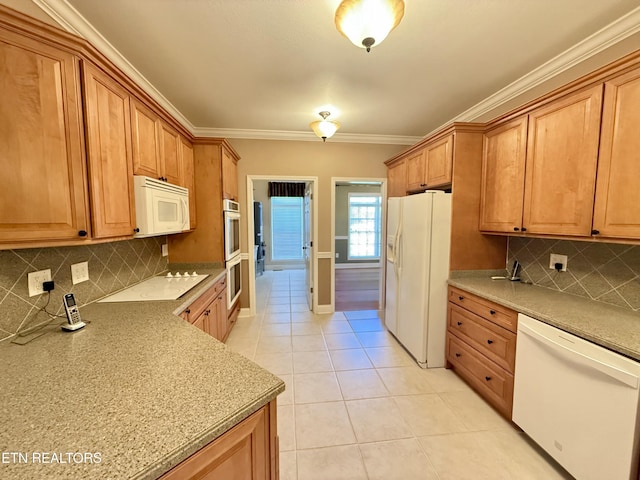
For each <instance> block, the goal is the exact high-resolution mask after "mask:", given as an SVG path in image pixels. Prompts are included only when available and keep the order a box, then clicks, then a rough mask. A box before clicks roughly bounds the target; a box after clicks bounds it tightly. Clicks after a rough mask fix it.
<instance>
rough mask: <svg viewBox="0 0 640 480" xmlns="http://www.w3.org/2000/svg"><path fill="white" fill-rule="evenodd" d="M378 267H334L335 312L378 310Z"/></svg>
mask: <svg viewBox="0 0 640 480" xmlns="http://www.w3.org/2000/svg"><path fill="white" fill-rule="evenodd" d="M379 296H380V267H374V268H336V312H345V311H349V310H378V299H379Z"/></svg>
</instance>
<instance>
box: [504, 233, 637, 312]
mask: <svg viewBox="0 0 640 480" xmlns="http://www.w3.org/2000/svg"><path fill="white" fill-rule="evenodd" d="M552 253H557V254H561V255H567V257H568V261H567V271H566V272H556V271H555V270H552V269H550V268H549V256H550V254H552ZM507 257H508V258H507V267H508V268H511V265H513V261H514V260H516V259H517V260H518V261H519V262H520V263H521V264H522V272H521V274H520V277H521V279H522V280H523V281H529V282H532V283H533V284H535V285H539V286H541V287H547V288H551V289H553V290H559V291H562V292H566V293H571V294H574V295H580V296H582V297H586V298H590V299H593V300H598V301H600V302H604V303H610V304H612V305H617V306H620V307H625V308H630V309H632V310H635V311H640V246H638V245H623V244H615V243H593V242H574V241H569V240H552V239H541V238H520V237H510V238H509V246H508V255H507Z"/></svg>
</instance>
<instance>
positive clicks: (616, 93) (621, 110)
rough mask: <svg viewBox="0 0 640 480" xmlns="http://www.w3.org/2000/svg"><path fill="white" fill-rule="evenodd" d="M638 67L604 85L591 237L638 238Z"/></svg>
mask: <svg viewBox="0 0 640 480" xmlns="http://www.w3.org/2000/svg"><path fill="white" fill-rule="evenodd" d="M639 106H640V68H637V69H635V70H632V71H631V72H628V73H626V74H624V75H622V76H620V77H617V78H614V79H612V80H609V81H607V82H605V84H604V108H603V115H602V134H601V138H600V158H599V160H598V176H597V180H596V197H595V208H594V214H593V234H595V235H601V236H603V237H612V238H640V208H638V205H640V176H639V175H638V152H640V135H639V132H640V109H639V108H638V107H639Z"/></svg>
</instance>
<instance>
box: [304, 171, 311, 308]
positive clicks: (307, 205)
mask: <svg viewBox="0 0 640 480" xmlns="http://www.w3.org/2000/svg"><path fill="white" fill-rule="evenodd" d="M312 185H313V184H312V183H308V184H307V187H306V189H305V191H304V239H303V240H304V243H303V247H302V250H303V257H304V270H305V276H304V282H305V286H306V292H307V304H308V305H309V310H313V218H312V213H311V212H312V208H311V205H312V202H313V192H312V190H313V188H312Z"/></svg>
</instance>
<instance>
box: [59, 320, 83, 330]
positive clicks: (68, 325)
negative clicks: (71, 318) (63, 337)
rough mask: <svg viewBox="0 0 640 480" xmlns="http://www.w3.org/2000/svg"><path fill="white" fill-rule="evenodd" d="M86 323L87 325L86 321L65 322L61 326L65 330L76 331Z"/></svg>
mask: <svg viewBox="0 0 640 480" xmlns="http://www.w3.org/2000/svg"><path fill="white" fill-rule="evenodd" d="M85 325H86V323H84V322H78V323H65V324H64V325H62V326H61V328H62V330H65V331H67V332H74V331H76V330H80V329H81V328H82V327H84V326H85Z"/></svg>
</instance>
